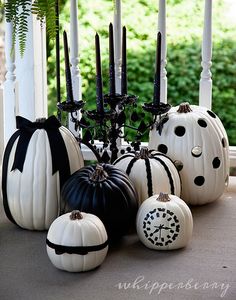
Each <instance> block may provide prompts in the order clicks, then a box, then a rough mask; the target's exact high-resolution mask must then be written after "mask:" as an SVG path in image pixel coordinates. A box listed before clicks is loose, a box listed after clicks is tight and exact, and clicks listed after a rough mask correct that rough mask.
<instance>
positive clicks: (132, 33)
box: [48, 0, 236, 145]
mask: <svg viewBox="0 0 236 300" xmlns="http://www.w3.org/2000/svg"><path fill="white" fill-rule="evenodd" d="M203 8H204V1H203V0H193V1H188V0H167V51H168V52H167V67H166V69H167V75H168V101H169V103H171V104H172V105H177V104H179V103H180V102H182V101H185V100H188V101H189V102H190V103H192V104H193V103H198V97H199V79H200V73H201V65H200V62H201V42H202V40H201V39H202V21H203ZM213 9H214V11H213V58H212V61H213V65H212V68H211V71H212V79H213V110H214V111H215V112H216V113H217V114H218V116H219V117H220V118H221V120H222V122H223V124H224V126H225V128H226V130H227V133H228V136H229V139H230V143H231V144H234V145H235V144H236V121H235V119H236V118H235V117H236V64H235V60H236V57H235V53H236V43H235V36H234V30H235V29H234V28H233V27H234V26H235V24H233V23H232V22H234V23H235V20H234V19H232V18H231V19H230V18H229V17H227V16H226V13H228V12H229V11H230V9H229V8H228V7H227V5H226V4H225V3H224V2H223V1H214V6H213ZM122 19H123V25H126V27H127V38H128V40H127V46H128V53H127V56H128V57H127V59H128V91H129V93H130V94H135V95H137V96H139V100H138V107H139V114H140V113H141V104H142V103H144V102H149V101H152V95H153V77H154V60H155V37H156V28H157V1H156V0H149V1H147V0H123V1H122ZM221 20H224V24H223V23H222V22H221ZM60 21H61V32H62V30H64V29H65V30H67V32H68V33H69V3H68V2H67V4H66V6H65V8H64V10H63V12H62V14H61V20H60ZM112 21H113V1H111V0H97V1H89V0H81V1H79V24H80V25H79V26H80V27H79V32H80V70H81V76H82V93H83V99H84V100H86V107H87V108H89V109H93V108H95V98H96V96H95V91H96V89H95V50H94V35H95V32H96V31H98V33H99V35H100V37H101V50H102V66H103V81H104V93H106V92H107V91H108V25H109V22H112ZM48 53H49V57H48V74H49V77H48V84H49V101H50V102H49V112H50V113H55V112H56V99H55V95H56V93H55V49H54V48H53V47H52V45H51V47H50V48H49V52H48ZM62 53H63V52H62ZM61 56H62V57H61V75H62V79H63V78H64V71H63V70H64V60H63V55H61ZM65 98H66V96H65V86H64V84H63V87H62V99H65ZM146 115H147V114H146ZM146 118H148V116H146V117H145V120H146ZM129 138H132V132H129ZM146 139H147V136H146Z"/></svg>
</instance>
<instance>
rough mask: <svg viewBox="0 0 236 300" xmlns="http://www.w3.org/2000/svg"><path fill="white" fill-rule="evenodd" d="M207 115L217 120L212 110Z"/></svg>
mask: <svg viewBox="0 0 236 300" xmlns="http://www.w3.org/2000/svg"><path fill="white" fill-rule="evenodd" d="M207 113H208V114H209V116H211V117H212V118H216V115H215V114H214V113H213V112H212V111H211V110H208V111H207Z"/></svg>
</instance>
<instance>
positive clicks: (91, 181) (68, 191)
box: [61, 164, 138, 239]
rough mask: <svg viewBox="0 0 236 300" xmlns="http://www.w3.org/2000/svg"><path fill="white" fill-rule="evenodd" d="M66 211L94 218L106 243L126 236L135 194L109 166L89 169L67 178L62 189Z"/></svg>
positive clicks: (126, 180) (125, 178)
mask: <svg viewBox="0 0 236 300" xmlns="http://www.w3.org/2000/svg"><path fill="white" fill-rule="evenodd" d="M61 198H62V202H64V205H65V209H66V210H75V209H79V210H81V211H83V212H87V213H92V214H95V215H96V216H98V217H99V218H100V219H101V220H102V221H103V223H104V225H105V227H106V230H107V232H108V236H109V238H110V239H114V238H117V237H120V236H122V235H124V234H125V233H127V231H128V229H129V228H130V226H131V225H132V224H134V221H135V217H136V213H137V209H138V204H137V193H136V190H135V188H134V186H133V184H132V182H131V181H130V179H129V177H128V176H127V175H126V174H125V173H124V172H123V171H121V170H119V169H118V168H116V167H114V166H112V165H110V164H98V165H89V166H86V167H83V168H81V169H80V170H78V171H76V172H75V173H74V174H72V175H71V176H70V178H69V179H68V180H67V181H66V183H65V184H64V186H63V188H62V192H61Z"/></svg>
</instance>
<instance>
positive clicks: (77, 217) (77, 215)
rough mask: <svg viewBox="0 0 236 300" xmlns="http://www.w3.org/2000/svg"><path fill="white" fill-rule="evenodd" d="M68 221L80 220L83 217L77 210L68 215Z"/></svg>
mask: <svg viewBox="0 0 236 300" xmlns="http://www.w3.org/2000/svg"><path fill="white" fill-rule="evenodd" d="M70 219H71V220H81V219H83V215H82V214H81V212H80V211H79V210H73V211H72V212H71V214H70Z"/></svg>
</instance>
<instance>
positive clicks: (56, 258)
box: [47, 211, 108, 272]
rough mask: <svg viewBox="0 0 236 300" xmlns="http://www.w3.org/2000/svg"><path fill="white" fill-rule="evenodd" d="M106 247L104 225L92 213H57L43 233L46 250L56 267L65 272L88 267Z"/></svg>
mask: <svg viewBox="0 0 236 300" xmlns="http://www.w3.org/2000/svg"><path fill="white" fill-rule="evenodd" d="M107 251H108V240H107V233H106V229H105V227H104V225H103V223H102V221H101V220H100V219H99V218H98V217H97V216H95V215H93V214H87V213H80V212H79V211H73V212H72V213H67V214H64V215H61V216H60V217H58V218H57V219H56V220H55V221H54V222H53V223H52V224H51V226H50V228H49V230H48V235H47V254H48V257H49V259H50V260H51V262H52V264H53V265H54V266H55V267H57V268H58V269H61V270H65V271H69V272H82V271H88V270H92V269H94V268H96V267H98V266H99V265H101V263H102V262H103V261H104V259H105V257H106V254H107Z"/></svg>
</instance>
